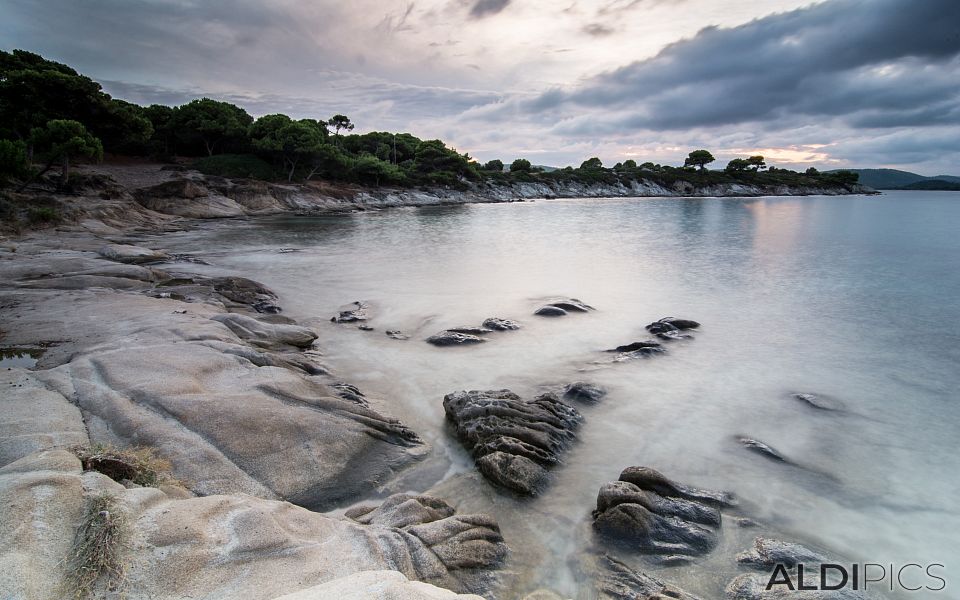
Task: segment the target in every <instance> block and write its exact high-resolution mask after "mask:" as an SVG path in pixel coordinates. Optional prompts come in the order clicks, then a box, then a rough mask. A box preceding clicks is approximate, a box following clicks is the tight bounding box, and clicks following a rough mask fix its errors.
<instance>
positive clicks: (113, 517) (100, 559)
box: [67, 493, 129, 599]
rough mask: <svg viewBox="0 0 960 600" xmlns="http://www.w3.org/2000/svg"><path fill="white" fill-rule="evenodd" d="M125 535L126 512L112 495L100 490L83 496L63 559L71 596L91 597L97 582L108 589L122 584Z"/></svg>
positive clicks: (126, 532)
mask: <svg viewBox="0 0 960 600" xmlns="http://www.w3.org/2000/svg"><path fill="white" fill-rule="evenodd" d="M128 535H129V532H128V527H127V521H126V516H125V515H124V514H123V512H122V511H121V510H120V507H119V505H118V503H117V499H116V497H115V496H113V495H111V494H108V493H103V494H100V495H97V496H93V497H92V498H90V499H88V500H87V507H86V512H85V513H84V517H83V521H82V522H81V523H80V526H79V527H78V528H77V533H76V536H75V538H74V541H73V547H72V548H71V549H70V556H69V557H68V561H67V563H68V565H67V566H68V569H67V573H68V576H69V583H70V592H71V595H72V596H73V597H74V598H77V599H81V598H89V597H91V596H92V595H93V593H94V590H95V588H97V587H98V586H99V585H103V586H105V587H106V588H107V589H109V590H111V591H114V590H118V589H120V588H121V587H122V586H123V580H124V576H125V574H126V565H125V563H124V560H123V549H124V546H125V545H126V542H127V537H128Z"/></svg>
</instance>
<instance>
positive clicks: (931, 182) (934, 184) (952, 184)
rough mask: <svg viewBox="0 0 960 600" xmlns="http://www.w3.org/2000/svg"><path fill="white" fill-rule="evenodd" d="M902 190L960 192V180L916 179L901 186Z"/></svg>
mask: <svg viewBox="0 0 960 600" xmlns="http://www.w3.org/2000/svg"><path fill="white" fill-rule="evenodd" d="M899 189H901V190H941V191H947V192H960V181H947V180H945V179H940V178H936V179H933V178H931V179H922V180H920V181H914V182H913V183H910V184H907V185H905V186H903V187H901V188H899Z"/></svg>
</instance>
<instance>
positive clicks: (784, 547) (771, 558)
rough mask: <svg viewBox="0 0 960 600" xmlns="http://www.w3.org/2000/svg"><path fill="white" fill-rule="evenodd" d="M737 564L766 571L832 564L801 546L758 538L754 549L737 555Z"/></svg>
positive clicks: (820, 555) (824, 557)
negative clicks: (781, 566) (802, 565)
mask: <svg viewBox="0 0 960 600" xmlns="http://www.w3.org/2000/svg"><path fill="white" fill-rule="evenodd" d="M737 562H739V563H740V564H744V565H750V566H752V567H756V568H758V569H766V568H768V567H773V566H774V565H778V564H781V565H785V566H787V567H793V566H796V565H797V564H800V563H803V564H805V565H806V564H808V563H810V564H813V563H824V562H830V559H828V558H827V557H826V556H824V555H822V554H820V553H819V552H816V551H814V550H811V549H810V548H807V547H806V546H803V545H801V544H797V543H794V542H784V541H781V540H775V539H773V538H765V537H758V538H756V539H755V540H753V547H752V548H750V549H748V550H745V551H744V552H741V553H740V554H738V555H737Z"/></svg>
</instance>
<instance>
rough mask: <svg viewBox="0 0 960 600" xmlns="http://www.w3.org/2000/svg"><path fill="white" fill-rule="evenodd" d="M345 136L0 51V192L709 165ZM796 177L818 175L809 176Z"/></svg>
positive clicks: (323, 126) (647, 172)
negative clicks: (157, 175) (79, 178)
mask: <svg viewBox="0 0 960 600" xmlns="http://www.w3.org/2000/svg"><path fill="white" fill-rule="evenodd" d="M353 129H354V123H353V122H352V120H351V119H350V118H349V117H348V116H346V115H342V114H337V115H333V116H332V117H330V118H327V119H294V118H291V117H289V116H287V115H284V114H270V115H265V116H262V117H259V118H257V119H254V118H253V117H252V116H251V115H250V114H248V113H247V112H246V111H245V110H244V109H243V108H241V107H239V106H236V105H234V104H231V103H229V102H223V101H219V100H214V99H211V98H200V99H196V100H192V101H190V102H187V103H185V104H183V105H180V106H165V105H161V104H152V105H150V106H139V105H137V104H134V103H131V102H126V101H124V100H120V99H116V98H112V97H111V96H110V95H108V94H106V93H105V92H104V91H103V89H102V87H101V86H100V84H99V83H97V82H96V81H94V80H92V79H90V78H89V77H86V76H84V75H81V74H80V73H78V72H77V71H75V70H74V69H72V68H70V67H69V66H67V65H64V64H61V63H58V62H54V61H51V60H48V59H45V58H43V57H42V56H40V55H38V54H34V53H32V52H27V51H25V50H13V51H12V52H4V51H0V182H2V181H3V180H5V179H6V180H9V179H16V180H21V181H27V182H29V181H31V180H33V179H37V178H39V177H41V176H42V175H43V174H44V173H46V172H47V171H48V170H50V169H51V168H53V167H55V166H59V168H60V172H61V175H60V185H61V186H63V185H66V184H67V182H68V180H69V174H70V168H71V164H72V163H73V162H75V161H76V160H78V159H88V160H100V159H102V157H103V155H104V152H109V153H113V154H120V155H130V156H144V157H152V158H154V159H159V160H173V159H174V158H175V157H188V158H194V159H195V161H194V166H195V167H196V168H198V169H200V170H201V171H204V172H207V173H211V174H219V175H224V176H229V177H252V178H259V179H268V180H285V181H288V182H292V181H305V180H310V179H314V178H321V179H327V180H334V181H345V182H355V183H361V184H366V185H376V186H379V185H382V184H386V185H397V186H411V185H444V186H453V187H461V188H464V187H466V186H467V185H469V183H470V182H483V181H494V182H497V181H536V180H545V181H549V180H558V181H566V180H574V181H579V182H582V183H612V182H615V181H628V180H635V179H639V178H641V177H643V178H648V179H653V180H655V181H658V182H660V183H670V182H671V181H675V180H677V179H688V180H689V179H690V178H691V177H692V175H693V174H694V173H697V172H698V173H699V174H700V178H701V180H702V179H703V177H706V176H707V174H711V175H710V177H712V178H714V179H715V178H716V177H717V176H718V175H717V172H716V171H707V170H706V165H708V164H710V163H712V162H714V161H715V159H714V157H713V155H712V154H711V153H710V152H709V151H707V150H694V151H693V152H691V153H690V154H689V156H688V157H687V159H686V160H685V161H684V165H683V167H672V166H669V165H658V164H654V163H649V162H647V163H643V164H641V165H637V163H636V161H634V160H625V161H623V162H622V163H617V164H616V165H614V166H613V168H612V169H610V168H605V167H604V166H603V163H602V162H601V161H600V159H599V158H596V157H593V158H589V159H587V160H586V161H584V162H583V163H582V164H581V165H580V167H579V168H576V169H575V168H574V167H572V166H571V167H566V168H563V169H558V170H553V171H547V170H545V169H543V168H541V167H536V166H534V165H532V164H531V163H530V161H529V160H527V159H525V158H518V159H516V160H514V161H513V162H512V163H511V164H510V166H509V169H506V166H505V165H504V163H503V162H502V161H500V160H491V161H489V162H487V163H485V164H483V165H481V164H479V163H478V162H476V161H475V160H473V159H472V158H471V157H470V156H469V155H468V154H461V153H459V152H457V151H456V150H454V149H452V148H450V147H448V146H447V145H446V144H444V143H443V142H442V141H441V140H422V139H420V138H417V137H415V136H413V135H411V134H409V133H390V132H385V131H375V132H371V133H365V134H353V133H351V132H352V131H353ZM34 165H37V167H35V166H34ZM763 170H766V172H765V173H762V174H761V173H760V171H763ZM775 172H776V173H778V174H780V175H779V179H783V178H784V177H786V174H788V173H794V172H792V171H787V170H785V169H774V168H773V167H769V168H768V167H767V165H766V163H765V161H764V158H763V157H762V156H751V157H747V158H736V159H733V160H731V161H730V162H729V164H728V165H727V167H726V168H725V169H724V171H723V175H725V176H726V177H727V178H728V179H729V178H734V179H737V178H744V177H751V176H754V177H758V176H760V175H763V176H764V177H765V179H770V177H771V174H773V173H775ZM794 174H795V175H798V174H796V173H794ZM805 175H806V176H807V177H808V178H819V177H821V174H819V173H817V172H816V170H815V169H809V170H808V171H807V172H806V173H805ZM850 175H851V176H853V179H852V181H851V177H849V176H847V177H845V178H844V177H838V176H836V175H835V174H831V175H830V176H831V177H833V181H835V182H837V183H852V182H855V181H856V179H855V176H856V174H854V173H850ZM841 180H842V181H841Z"/></svg>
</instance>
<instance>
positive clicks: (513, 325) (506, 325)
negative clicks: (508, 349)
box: [483, 317, 520, 331]
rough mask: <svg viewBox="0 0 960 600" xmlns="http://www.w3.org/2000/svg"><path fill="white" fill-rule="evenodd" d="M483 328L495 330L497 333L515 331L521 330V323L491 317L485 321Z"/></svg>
mask: <svg viewBox="0 0 960 600" xmlns="http://www.w3.org/2000/svg"><path fill="white" fill-rule="evenodd" d="M483 326H484V327H486V328H487V329H493V330H495V331H513V330H517V329H520V323H517V322H516V321H511V320H509V319H500V318H498V317H490V318H489V319H485V320H484V321H483Z"/></svg>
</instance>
